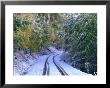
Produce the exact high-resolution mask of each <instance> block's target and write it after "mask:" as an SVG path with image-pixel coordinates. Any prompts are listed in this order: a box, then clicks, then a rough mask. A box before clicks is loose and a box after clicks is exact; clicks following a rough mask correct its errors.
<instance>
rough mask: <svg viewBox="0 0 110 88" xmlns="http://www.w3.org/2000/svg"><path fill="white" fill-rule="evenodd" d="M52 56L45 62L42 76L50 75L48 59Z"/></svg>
mask: <svg viewBox="0 0 110 88" xmlns="http://www.w3.org/2000/svg"><path fill="white" fill-rule="evenodd" d="M50 56H51V55H49V56H48V57H47V59H46V61H45V64H44V68H43V74H42V75H49V69H50V68H49V63H48V59H49V57H50Z"/></svg>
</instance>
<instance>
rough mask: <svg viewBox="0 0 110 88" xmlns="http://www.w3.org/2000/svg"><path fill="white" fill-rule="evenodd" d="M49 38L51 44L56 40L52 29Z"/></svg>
mask: <svg viewBox="0 0 110 88" xmlns="http://www.w3.org/2000/svg"><path fill="white" fill-rule="evenodd" d="M50 38H51V41H52V42H53V41H55V39H56V35H55V31H54V29H53V28H52V29H51V37H50Z"/></svg>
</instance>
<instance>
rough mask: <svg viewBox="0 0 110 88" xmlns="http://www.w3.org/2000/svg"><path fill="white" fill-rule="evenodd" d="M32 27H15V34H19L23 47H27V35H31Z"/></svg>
mask: <svg viewBox="0 0 110 88" xmlns="http://www.w3.org/2000/svg"><path fill="white" fill-rule="evenodd" d="M31 32H32V29H31V28H29V27H27V29H25V30H23V31H22V30H21V29H19V28H18V29H16V33H17V36H21V37H22V38H21V39H22V44H23V46H24V47H25V48H29V37H30V35H31Z"/></svg>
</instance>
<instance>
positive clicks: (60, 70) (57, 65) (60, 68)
mask: <svg viewBox="0 0 110 88" xmlns="http://www.w3.org/2000/svg"><path fill="white" fill-rule="evenodd" d="M58 55H59V54H57V55H55V56H53V63H54V64H55V66H56V67H57V69H58V70H59V72H60V73H61V75H68V74H67V73H66V71H65V70H64V69H63V68H62V67H61V66H60V65H59V64H58V63H56V62H55V57H56V56H58Z"/></svg>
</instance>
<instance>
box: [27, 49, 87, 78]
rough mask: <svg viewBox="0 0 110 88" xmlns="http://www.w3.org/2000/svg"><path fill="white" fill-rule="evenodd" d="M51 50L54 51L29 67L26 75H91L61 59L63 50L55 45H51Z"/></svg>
mask: <svg viewBox="0 0 110 88" xmlns="http://www.w3.org/2000/svg"><path fill="white" fill-rule="evenodd" d="M49 50H50V51H51V52H52V53H51V54H49V55H43V56H40V57H39V58H38V60H37V62H36V63H35V64H34V65H32V66H31V67H30V68H29V69H28V71H27V74H26V75H49V76H55V75H89V74H87V73H84V72H82V71H80V70H77V69H75V68H73V67H72V66H70V65H68V64H67V63H65V62H64V61H61V60H60V56H61V55H62V53H63V51H58V50H57V49H55V48H54V47H49Z"/></svg>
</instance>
